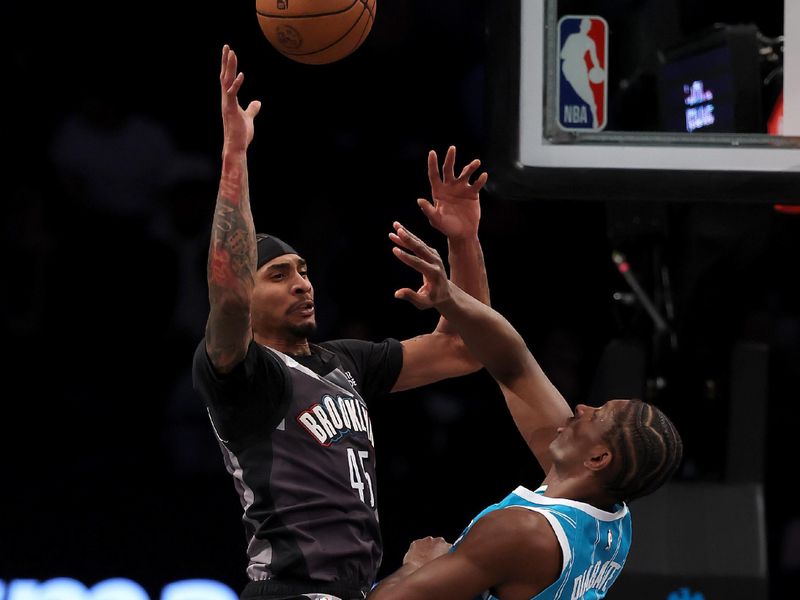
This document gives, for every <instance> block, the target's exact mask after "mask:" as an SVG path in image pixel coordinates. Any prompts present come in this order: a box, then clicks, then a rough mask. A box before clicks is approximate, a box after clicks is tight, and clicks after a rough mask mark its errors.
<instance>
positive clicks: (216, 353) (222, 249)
mask: <svg viewBox="0 0 800 600" xmlns="http://www.w3.org/2000/svg"><path fill="white" fill-rule="evenodd" d="M255 269H256V236H255V226H254V224H253V216H252V213H251V210H250V198H249V191H248V181H247V156H246V154H245V152H229V151H224V152H223V157H222V176H221V178H220V185H219V193H218V195H217V203H216V207H215V210H214V221H213V224H212V230H211V244H210V246H209V252H208V293H209V303H210V307H211V311H210V314H209V319H208V324H207V326H206V348H207V349H208V352H209V356H210V358H211V360H212V362H213V363H214V364H215V366H218V367H219V366H221V365H222V366H224V365H226V364H229V363H230V362H231V361H235V360H236V359H237V358H241V357H242V356H243V353H244V351H245V350H246V343H247V341H248V340H249V335H250V298H251V296H252V293H253V285H254V278H255Z"/></svg>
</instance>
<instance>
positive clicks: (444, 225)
mask: <svg viewBox="0 0 800 600" xmlns="http://www.w3.org/2000/svg"><path fill="white" fill-rule="evenodd" d="M455 162H456V148H455V146H450V148H448V150H447V154H446V155H445V158H444V163H443V164H442V170H441V172H440V171H439V161H438V158H437V156H436V152H435V151H433V150H431V151H430V152H429V153H428V180H429V181H430V184H431V198H432V202H429V201H427V200H425V199H420V200H418V204H419V206H420V208H421V209H422V212H423V213H425V216H426V217H428V221H429V222H430V224H431V226H433V227H434V228H435V229H437V230H438V231H440V232H441V233H443V234H444V235H446V236H447V237H448V238H449V239H459V238H466V237H469V236H474V235H477V232H478V223H479V222H480V219H481V205H480V198H479V193H480V191H481V188H482V187H483V186H484V184H485V183H486V180H487V179H488V174H487V173H485V172H484V173H481V174H480V175H479V176H478V178H477V179H476V180H475V181H474V182H473V183H470V178H471V177H472V175H473V174H474V173H475V171H477V169H478V167H480V164H481V162H480V160H478V159H475V160H473V161H472V162H470V163H469V164H467V165H466V166H465V167H464V168H463V169H462V170H461V174H460V175H459V176H458V177H456V176H455V172H454V171H453V167H454V165H455Z"/></svg>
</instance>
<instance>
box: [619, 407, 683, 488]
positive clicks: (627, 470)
mask: <svg viewBox="0 0 800 600" xmlns="http://www.w3.org/2000/svg"><path fill="white" fill-rule="evenodd" d="M615 421H616V425H617V426H616V427H612V428H611V430H610V431H609V433H608V434H606V440H605V441H606V442H607V443H609V444H610V445H611V446H612V447H613V448H614V449H615V455H616V456H617V457H618V460H619V468H618V470H617V471H616V473H615V475H614V477H613V478H612V479H611V480H610V481H608V482H607V483H606V485H605V487H606V489H607V490H608V491H609V492H610V493H611V494H613V495H614V496H616V497H617V498H619V499H620V500H624V501H626V502H630V501H631V500H634V499H636V498H641V497H642V496H646V495H647V494H650V493H652V492H654V491H656V490H657V489H658V488H660V487H661V486H662V485H663V484H664V483H666V482H667V481H668V480H669V479H670V477H672V475H673V473H675V470H676V469H677V468H678V465H680V462H681V459H682V457H683V442H682V440H681V436H680V434H679V433H678V430H677V429H675V425H673V423H672V421H670V420H669V418H668V417H667V416H666V415H665V414H664V413H663V412H661V411H660V410H659V409H658V408H657V407H655V406H653V405H652V404H648V403H647V402H642V401H641V400H631V401H630V402H628V403H626V405H625V406H624V408H621V409H619V410H618V411H616V412H615Z"/></svg>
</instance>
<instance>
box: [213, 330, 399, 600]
mask: <svg viewBox="0 0 800 600" xmlns="http://www.w3.org/2000/svg"><path fill="white" fill-rule="evenodd" d="M394 342H395V343H397V342H396V341H394ZM362 344H367V343H363V342H362ZM397 344H398V346H399V343H397ZM254 346H256V347H255V348H253V347H251V349H250V350H249V352H254V353H258V356H255V357H249V358H248V368H250V369H255V370H257V369H259V368H262V367H263V365H265V364H267V365H274V364H275V363H276V361H275V360H274V358H275V357H277V358H278V359H279V360H278V361H277V362H278V363H279V365H280V369H281V370H282V371H283V373H284V377H283V378H282V380H283V382H285V390H284V393H283V395H282V396H283V401H282V404H281V405H280V406H278V407H273V408H270V414H274V415H276V416H275V418H273V420H272V422H271V423H270V427H264V426H263V425H262V426H251V427H249V428H248V426H247V423H244V424H240V421H247V416H246V414H245V415H244V416H237V417H235V418H231V416H230V415H229V414H226V413H224V412H223V411H224V410H228V411H235V410H236V403H237V402H239V400H237V398H236V397H235V395H234V397H232V398H231V399H229V401H228V404H225V403H224V402H220V401H219V400H217V401H215V402H210V403H209V409H210V410H209V415H210V416H211V422H212V424H213V425H214V431H215V433H216V435H217V438H218V440H219V442H220V446H221V448H222V452H223V456H224V459H225V466H226V468H227V470H228V472H229V473H230V474H231V475H232V476H233V478H234V484H235V486H236V489H237V492H238V493H239V497H240V500H241V503H242V506H243V508H244V514H243V521H244V525H245V531H246V536H247V554H248V557H249V565H248V568H247V574H248V576H249V578H250V579H251V580H253V581H262V580H267V579H275V580H283V581H298V582H302V581H315V582H337V583H340V584H345V585H348V586H351V587H352V588H355V589H361V590H364V591H366V590H369V587H370V585H371V584H372V582H373V580H374V577H375V574H376V573H377V570H378V567H379V566H380V561H381V555H382V550H381V537H380V528H379V525H378V497H377V491H376V489H375V482H376V476H375V449H374V440H373V432H372V423H371V421H370V417H369V412H368V410H367V405H366V403H365V401H364V399H363V398H362V397H361V395H360V393H359V391H358V389H357V387H356V386H354V384H355V379H354V378H353V375H351V373H350V370H349V369H345V368H343V367H342V366H341V362H340V361H339V360H338V357H337V356H336V355H335V354H334V353H332V352H330V351H328V350H324V349H322V348H316V351H317V352H322V353H324V354H325V355H326V357H327V358H326V360H329V361H330V362H331V364H332V365H336V366H335V367H333V368H331V369H330V370H329V371H328V372H326V373H325V374H324V375H319V374H317V373H316V372H314V371H313V370H311V369H309V368H307V367H305V366H303V365H302V364H300V363H298V362H297V361H296V360H295V359H293V358H292V357H290V356H287V355H285V354H282V353H280V352H278V351H276V350H273V349H267V348H266V347H262V346H257V345H254ZM373 347H375V348H378V347H380V346H379V345H377V344H373V345H371V346H367V348H373ZM260 353H269V354H270V355H271V356H269V357H268V358H269V360H265V356H263V355H261V354H260ZM387 354H391V352H388V353H387ZM203 358H204V357H203ZM390 358H391V357H390ZM399 367H400V365H399V364H397V365H396V370H397V371H398V372H399ZM272 368H277V367H274V366H273V367H272ZM317 370H319V369H317ZM387 370H388V371H390V372H391V371H392V368H391V367H388V368H384V369H383V371H387ZM389 377H390V378H391V377H395V378H396V372H395V373H394V374H393V375H389ZM252 379H256V380H257V379H258V376H257V375H253V376H251V377H250V378H249V379H248V380H247V381H248V382H249V381H251V380H252ZM271 379H273V380H274V379H276V378H275V377H271ZM392 381H393V379H392ZM385 385H389V384H388V382H387V383H386V384H385ZM199 387H200V390H201V392H202V391H203V389H204V387H203V385H200V386H199ZM244 387H245V388H246V387H247V386H246V385H245V386H244ZM255 387H256V390H252V389H249V390H248V392H247V393H248V397H249V395H252V394H253V393H256V394H257V393H258V390H259V389H260V388H259V386H257V385H256V386H255ZM387 391H388V390H387ZM231 405H233V408H231ZM230 422H233V423H235V424H236V427H235V429H234V428H231V427H227V431H235V432H236V438H235V439H234V438H233V436H230V437H226V428H225V427H219V424H220V423H222V424H226V423H230Z"/></svg>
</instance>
